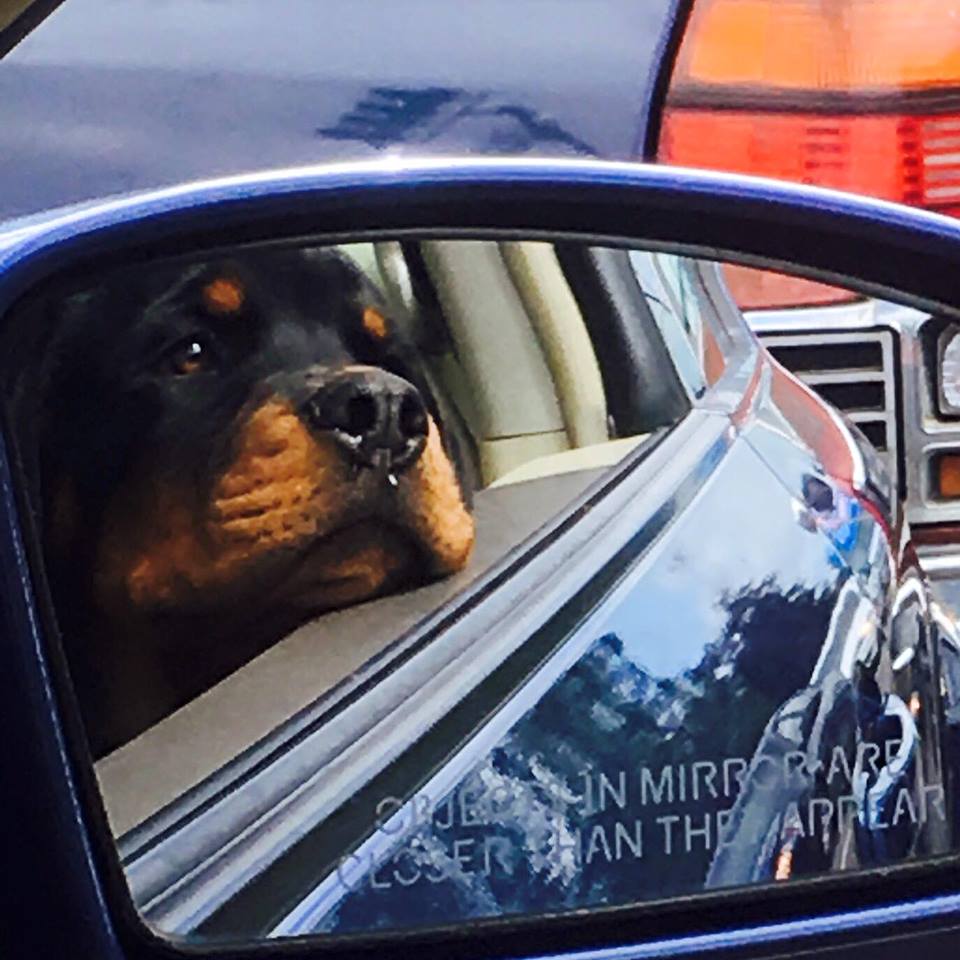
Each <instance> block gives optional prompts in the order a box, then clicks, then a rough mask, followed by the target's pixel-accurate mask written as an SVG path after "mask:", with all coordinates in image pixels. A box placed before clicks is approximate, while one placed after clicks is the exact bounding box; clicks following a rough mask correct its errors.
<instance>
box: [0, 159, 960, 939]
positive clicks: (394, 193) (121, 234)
mask: <svg viewBox="0 0 960 960" xmlns="http://www.w3.org/2000/svg"><path fill="white" fill-rule="evenodd" d="M518 233H522V235H523V236H524V237H530V238H543V239H551V240H553V239H556V238H557V237H558V236H562V237H564V238H568V239H569V238H575V239H580V240H589V241H590V242H591V243H595V244H597V245H615V246H630V245H643V246H644V247H646V248H648V249H657V248H663V249H669V250H671V251H673V252H677V251H682V252H684V253H689V254H691V255H698V256H702V257H708V258H710V259H722V260H730V261H732V262H737V263H742V264H745V265H753V266H763V267H769V268H775V269H776V268H780V269H783V270H786V271H788V272H793V273H796V274H798V275H801V276H806V277H810V278H813V279H818V280H823V281H827V282H835V283H843V284H846V285H848V286H851V287H854V288H856V289H858V290H860V291H862V292H865V293H871V294H874V295H877V296H896V298H897V299H899V300H900V301H901V302H908V303H910V304H911V305H913V306H915V307H917V308H919V309H925V310H936V311H938V312H939V313H941V314H945V315H951V314H953V315H955V314H956V310H957V308H956V290H955V285H954V282H953V276H954V273H955V270H956V262H957V259H958V257H960V226H958V225H957V224H955V223H954V222H953V221H951V220H948V219H946V218H943V217H939V216H937V215H934V214H928V213H923V212H917V211H909V210H906V209H904V208H901V207H898V206H896V205H893V204H888V203H884V202H881V201H873V200H866V199H855V198H850V197H846V196H843V195H841V194H838V193H834V192H830V191H822V190H814V189H807V188H803V187H793V186H787V185H782V184H776V183H772V182H767V181H761V180H756V179H753V178H747V177H737V176H728V175H723V174H708V173H699V172H691V171H682V170H673V169H670V168H664V167H649V168H648V167H641V166H634V165H629V164H607V163H599V162H596V163H595V162H589V161H556V162H538V161H455V160H449V161H447V160H443V161H430V162H423V163H410V164H408V163H394V162H383V163H373V164H356V165H344V166H342V167H324V168H316V169H303V170H296V171H287V172H279V173H270V174H263V175H251V176H248V177H237V178H230V179H225V180H220V181H215V182H210V183H201V184H192V185H187V186H184V187H176V188H170V189H168V190H160V191H154V192H151V193H149V194H144V195H139V196H136V197H132V198H127V199H118V200H116V201H111V202H107V203H102V204H94V205H89V206H86V207H82V208H76V209H72V210H68V211H62V212H59V213H55V214H52V215H50V216H49V217H43V218H39V219H31V220H29V221H21V222H18V223H14V224H13V225H11V226H10V227H9V229H7V230H6V231H4V233H3V234H2V235H0V312H5V311H6V310H7V309H8V308H9V307H11V306H12V305H13V304H14V303H15V302H16V301H18V300H19V299H20V298H21V297H22V296H24V295H25V294H26V293H28V292H29V290H31V289H33V288H35V287H36V286H37V285H39V284H41V283H44V282H46V281H47V280H49V279H50V278H52V277H54V276H57V277H71V276H74V277H75V276H78V275H83V274H86V273H88V272H89V271H90V270H91V269H92V268H93V267H94V266H103V265H104V264H109V263H111V262H120V261H123V262H124V263H130V262H135V261H137V260H147V259H150V258H153V257H157V256H164V255H170V254H173V253H177V254H181V253H184V252H187V251H192V250H195V251H197V252H201V251H211V250H217V249H220V248H227V247H235V246H236V245H237V244H244V243H249V244H257V243H264V242H272V241H280V240H296V239H297V238H310V239H311V241H316V242H324V243H334V242H341V241H347V240H358V239H370V238H378V237H384V236H388V237H390V238H391V239H396V238H399V237H404V236H409V237H417V238H418V239H423V238H429V237H433V236H442V237H445V238H450V237H453V236H463V237H469V238H477V237H484V238H509V237H512V236H515V235H517V234H518ZM0 469H3V470H6V464H5V463H4V464H0ZM3 480H4V496H5V497H7V502H6V513H5V515H4V517H3V520H2V523H3V536H4V543H3V546H4V549H5V550H6V551H7V552H8V556H9V557H10V558H11V560H10V563H9V564H7V565H5V573H6V575H7V576H8V577H9V572H10V571H11V570H15V571H16V578H15V579H14V580H13V583H12V587H11V590H10V591H9V592H8V595H7V599H6V601H5V606H4V608H3V609H4V623H3V628H4V631H5V632H9V633H10V635H11V636H15V637H18V638H21V639H22V640H23V642H24V644H25V645H29V644H31V643H40V644H42V638H41V636H40V632H41V631H40V629H39V628H38V626H37V617H36V609H35V601H34V598H33V596H32V592H31V589H30V586H29V584H30V576H29V572H28V568H27V565H26V563H25V561H24V557H23V553H22V543H21V541H20V538H19V532H18V529H17V526H16V515H17V513H18V512H21V513H22V509H21V511H17V510H16V508H15V505H14V501H13V498H12V496H11V495H10V488H9V486H8V485H7V481H8V477H6V476H4V477H3ZM818 482H819V481H818ZM814 487H815V484H813V485H811V487H810V489H811V491H812V493H811V501H812V502H811V503H810V504H808V506H809V508H810V510H811V511H815V510H818V509H824V510H826V509H829V506H830V505H832V500H830V501H829V504H828V499H829V498H827V497H825V496H822V494H824V491H823V490H822V489H814ZM825 504H828V505H827V506H825ZM21 508H22V501H21ZM22 519H23V521H24V522H27V520H26V518H22ZM811 522H813V521H811ZM13 587H16V589H13ZM53 656H54V657H55V656H56V655H55V654H53ZM50 657H51V653H50V651H49V650H48V649H43V647H41V646H38V647H37V648H36V649H34V648H33V647H31V648H30V650H29V655H28V656H25V657H24V658H23V659H22V660H20V661H18V663H17V668H16V670H15V671H13V672H12V673H11V675H10V676H11V686H10V689H11V691H14V690H15V691H19V692H16V693H14V694H13V695H12V696H11V698H10V702H11V703H14V702H16V701H15V699H14V698H15V697H16V698H18V699H19V703H20V707H19V709H20V711H21V719H19V720H18V721H17V722H18V723H22V727H21V729H23V730H25V731H26V730H29V731H31V732H30V733H29V734H28V733H23V736H22V738H20V737H15V738H14V739H15V740H19V742H20V743H21V744H22V743H27V742H29V743H31V745H32V744H34V743H36V742H38V741H42V743H43V744H44V746H43V748H42V749H39V750H37V751H36V755H35V756H34V757H32V758H30V759H25V752H26V751H25V750H24V748H23V746H17V745H16V744H15V743H10V744H7V745H5V746H4V748H3V749H4V750H5V751H9V752H10V753H14V752H16V751H20V754H19V758H18V760H17V761H16V762H19V763H21V764H22V768H23V769H25V770H30V769H32V770H33V771H34V773H33V774H32V776H34V777H36V778H38V781H39V780H40V779H42V780H46V781H48V782H51V783H56V784H57V785H58V787H57V790H58V792H57V793H56V794H55V797H56V802H57V803H58V804H59V808H58V810H56V811H51V818H50V821H49V823H52V822H53V821H54V820H55V819H56V818H57V817H59V818H60V820H59V822H60V824H61V827H59V828H56V827H52V826H51V827H50V831H49V836H50V837H53V838H59V839H60V840H61V841H63V843H62V846H60V847H59V848H58V849H52V847H50V844H49V840H48V841H47V846H48V847H50V850H51V859H52V860H56V859H57V858H60V859H61V860H62V859H63V858H64V857H66V858H67V860H69V862H70V863H72V864H73V867H74V868H76V869H78V870H80V871H81V872H82V871H83V870H85V871H86V876H87V877H88V878H89V889H90V890H91V891H93V892H95V891H96V889H97V886H98V884H99V879H98V873H99V876H101V877H102V876H108V877H112V881H111V882H113V883H114V884H119V883H120V882H122V879H121V877H120V876H119V872H118V871H117V869H116V865H115V861H114V860H113V859H112V855H111V854H110V853H109V852H107V851H106V850H105V849H104V844H103V842H102V839H100V840H98V839H96V837H97V834H98V831H99V826H100V825H99V824H98V823H97V821H96V818H91V817H90V815H89V814H88V813H84V814H83V815H82V816H77V815H76V809H77V808H76V796H75V795H74V794H73V792H72V788H71V784H70V779H69V778H70V776H71V770H70V768H69V767H68V766H66V765H65V761H64V758H63V755H62V753H61V751H60V742H59V741H60V731H59V730H58V728H57V724H58V722H59V719H58V715H57V713H56V711H54V710H52V709H51V702H50V696H51V688H50V686H49V673H48V664H47V661H48V659H49V658H50ZM56 696H57V697H59V698H66V699H69V697H70V694H69V692H68V691H66V690H65V689H63V688H61V689H59V690H58V692H57V694H56ZM29 718H32V720H31V719H29ZM38 718H39V721H38ZM15 729H16V728H15ZM71 750H72V751H73V752H72V764H73V770H72V773H73V775H75V776H76V777H77V778H78V779H79V780H80V781H81V783H83V784H84V791H85V792H84V794H83V795H84V798H85V804H84V807H85V809H86V810H89V809H91V806H92V805H93V804H94V801H93V796H94V792H95V791H94V789H93V787H94V784H93V778H92V776H91V774H90V771H89V768H88V765H87V764H86V762H85V758H84V757H83V755H82V754H81V753H78V752H76V750H75V749H74V748H73V747H71ZM91 822H93V823H94V827H93V829H92V830H90V833H88V834H87V839H90V838H93V843H94V846H95V849H96V850H97V853H96V858H97V860H98V861H99V864H98V866H99V871H97V870H94V869H92V863H91V860H90V859H89V858H88V855H87V850H86V848H85V846H84V843H83V842H82V839H83V838H82V835H80V834H78V833H75V834H74V835H73V839H71V837H70V835H69V831H67V832H64V830H63V828H62V824H63V823H69V824H70V825H71V829H73V830H75V831H76V830H78V829H81V828H82V829H84V830H89V829H90V823H91ZM100 832H102V831H100ZM78 837H80V838H81V842H78V840H77V838H78ZM43 846H44V843H43V842H40V843H39V844H38V848H39V849H42V848H43ZM18 856H20V857H21V858H22V859H21V861H20V862H22V863H24V864H26V862H27V860H26V852H25V851H23V852H21V853H18ZM31 856H32V857H36V853H35V852H33V853H32V854H31ZM24 874H25V875H29V870H28V869H27V868H26V867H25V869H24ZM938 884H940V885H939V886H938ZM911 889H912V890H914V891H915V892H916V894H917V895H918V896H919V895H920V894H923V893H933V892H936V891H939V890H941V889H942V880H931V879H929V878H927V877H926V875H921V873H920V872H919V871H918V872H917V874H916V884H915V885H914V887H912V888H911ZM778 894H779V892H776V893H771V896H770V898H769V899H768V900H765V901H764V903H763V905H762V910H760V911H759V912H757V913H756V914H754V915H753V916H752V918H751V916H750V915H749V914H748V915H746V919H747V921H748V922H749V921H750V920H751V919H752V920H753V921H754V922H759V921H760V919H761V918H767V917H770V916H772V917H775V918H778V919H782V920H783V921H784V922H783V923H782V924H780V925H779V926H778V927H777V931H776V933H775V934H770V935H769V936H770V937H772V938H774V939H777V940H783V939H785V938H788V937H789V938H793V937H796V936H799V935H800V934H806V935H816V934H819V933H821V932H827V931H828V930H829V931H833V930H836V929H840V927H838V926H837V925H834V926H833V927H829V926H828V925H822V926H821V927H817V925H816V924H810V925H808V926H804V925H803V924H802V923H801V922H799V921H798V920H797V917H799V916H800V915H802V913H803V911H804V910H809V909H811V904H814V903H815V902H817V901H816V899H815V895H814V894H813V893H807V894H804V896H803V897H799V898H797V899H795V900H793V901H792V902H791V901H790V900H788V899H787V898H785V897H783V896H782V895H778ZM900 895H901V891H898V893H897V894H896V896H897V897H900ZM858 896H859V900H856V899H854V900H851V903H853V902H858V903H861V904H870V903H873V904H875V905H882V907H878V910H877V912H876V915H875V917H874V919H875V921H876V922H877V923H879V922H881V921H882V920H883V921H885V920H888V919H889V918H890V917H891V916H893V915H894V914H896V917H901V916H902V917H907V916H909V915H910V913H909V911H908V909H907V908H906V907H903V908H901V909H900V913H898V914H897V913H896V909H897V908H894V907H891V906H890V905H889V901H890V900H891V896H890V888H889V887H884V886H883V884H882V882H880V881H878V882H876V883H875V884H874V885H873V887H869V886H866V887H865V890H864V892H863V893H861V894H859V895H858ZM804 897H805V898H806V899H804ZM92 902H95V896H93V899H92V900H91V903H92ZM952 908H953V904H952V903H951V904H947V903H946V902H945V901H944V902H939V903H938V904H933V903H931V904H930V906H929V910H930V911H931V915H933V914H934V913H936V911H938V910H939V911H940V913H941V914H946V913H947V912H948V910H950V909H952ZM709 909H711V910H714V911H715V914H716V916H717V917H721V916H722V911H723V906H722V902H721V900H720V899H717V900H716V901H714V902H713V903H712V904H711V907H710V908H709ZM891 910H894V914H891V913H890V911H891ZM704 912H705V911H704ZM645 916H648V915H645ZM850 922H851V923H853V920H851V921H850ZM857 922H858V923H859V922H861V921H857ZM689 923H690V918H689V916H686V917H680V915H679V914H674V915H673V917H672V919H671V916H666V917H661V918H660V919H659V920H658V921H657V924H658V925H657V927H656V932H657V933H658V934H660V935H661V936H668V935H676V936H678V937H679V936H681V935H684V934H691V933H692V932H693V931H692V929H691V928H690V926H689ZM644 924H646V926H645V925H644ZM520 927H522V923H521V924H518V925H517V928H518V929H519V928H520ZM574 927H575V920H574V919H571V918H560V919H558V921H557V926H556V928H555V929H556V930H557V931H561V930H562V931H564V932H563V933H562V934H558V936H564V937H567V938H568V939H566V940H565V941H564V942H565V943H567V944H574V943H579V944H582V945H588V944H589V943H590V939H589V938H590V936H591V935H590V934H589V933H588V932H580V933H577V932H576V931H575V929H574ZM624 931H625V932H624V934H623V936H626V937H631V936H633V937H640V936H646V937H649V936H651V935H652V934H653V932H654V928H653V927H652V926H650V925H649V920H640V919H638V920H637V921H636V923H634V924H633V925H630V926H626V927H625V928H624ZM515 935H516V934H515V931H514V930H512V929H509V925H506V924H504V925H501V927H500V929H499V930H497V931H495V932H493V933H491V936H492V937H493V938H494V939H496V938H497V937H499V938H501V942H502V943H506V944H509V943H510V942H511V939H510V938H511V937H514V936H515ZM578 938H579V939H578ZM686 942H687V943H688V944H692V941H691V940H690V939H689V938H688V940H687V941H686ZM716 942H717V943H718V944H719V940H718V941H716ZM676 946H677V948H678V949H679V948H680V942H679V941H677V943H676Z"/></svg>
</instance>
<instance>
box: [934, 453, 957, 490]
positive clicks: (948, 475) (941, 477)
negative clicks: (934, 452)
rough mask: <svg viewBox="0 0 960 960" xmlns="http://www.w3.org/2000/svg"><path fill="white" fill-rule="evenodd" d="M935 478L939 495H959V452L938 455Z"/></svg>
mask: <svg viewBox="0 0 960 960" xmlns="http://www.w3.org/2000/svg"><path fill="white" fill-rule="evenodd" d="M937 479H938V487H939V493H940V496H941V497H960V453H944V454H941V455H940V457H939V459H938V461H937Z"/></svg>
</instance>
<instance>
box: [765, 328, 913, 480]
mask: <svg viewBox="0 0 960 960" xmlns="http://www.w3.org/2000/svg"><path fill="white" fill-rule="evenodd" d="M760 340H761V341H762V343H763V345H764V346H765V347H766V348H767V350H769V351H770V353H771V354H772V355H773V356H774V357H775V358H776V359H777V360H778V361H779V362H780V363H782V364H783V366H785V367H786V368H787V369H788V370H790V371H791V372H792V373H794V374H795V375H796V376H797V377H799V378H800V379H801V380H802V381H803V382H804V383H805V384H807V386H809V387H810V388H811V389H812V390H815V391H816V392H817V393H818V394H819V395H820V396H821V397H823V399H824V400H826V401H827V402H828V403H831V404H833V406H835V407H837V408H838V409H839V410H841V411H842V412H843V413H844V414H846V415H847V417H848V418H849V419H850V420H852V421H853V422H854V423H855V424H856V425H857V426H858V427H859V428H860V430H861V432H862V433H863V434H864V435H865V436H866V437H867V439H868V440H869V441H870V442H871V443H872V444H873V445H874V447H876V448H877V450H878V451H879V452H880V453H882V454H884V455H885V457H886V459H887V465H888V467H889V470H890V475H891V477H896V476H898V463H897V426H896V425H897V415H896V414H897V395H896V380H895V377H894V339H893V334H892V333H890V332H888V331H864V332H862V333H860V332H856V333H853V332H850V333H827V332H825V331H822V330H815V331H814V330H811V331H809V332H804V333H795V334H794V333H791V334H777V333H769V334H768V333H763V334H761V335H760Z"/></svg>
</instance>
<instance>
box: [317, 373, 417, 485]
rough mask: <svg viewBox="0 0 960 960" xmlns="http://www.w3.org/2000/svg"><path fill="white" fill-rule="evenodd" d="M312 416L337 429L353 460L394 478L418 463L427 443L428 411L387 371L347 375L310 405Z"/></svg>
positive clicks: (413, 390) (324, 388)
mask: <svg viewBox="0 0 960 960" xmlns="http://www.w3.org/2000/svg"><path fill="white" fill-rule="evenodd" d="M306 413H307V417H308V419H309V420H310V422H311V423H312V424H313V426H314V427H315V428H316V429H318V430H325V431H331V432H332V434H333V436H334V438H335V439H336V441H337V442H338V443H339V444H340V446H341V447H342V448H343V449H344V451H345V452H346V454H347V456H348V457H349V459H350V460H351V461H352V462H353V463H355V464H357V465H359V466H364V467H372V468H376V469H379V470H382V471H383V472H384V473H385V474H387V475H388V476H391V477H392V476H393V475H394V474H397V473H400V472H401V471H402V470H404V469H406V468H407V467H409V466H410V465H411V464H412V463H414V462H415V461H416V460H417V458H418V457H419V456H420V454H421V453H422V452H423V448H424V446H425V445H426V441H427V422H428V421H427V410H426V407H425V406H424V404H423V400H422V399H421V397H420V393H419V391H418V390H417V388H416V387H414V386H413V384H411V383H408V382H407V381H406V380H404V379H403V378H402V377H398V376H395V375H394V374H392V373H387V372H386V371H382V370H362V371H356V372H350V373H347V374H344V375H342V376H340V377H338V378H336V379H334V380H332V381H330V382H328V383H326V384H324V386H322V387H321V388H320V389H319V390H317V391H316V392H315V393H314V394H313V395H312V396H311V397H310V399H309V400H308V401H307V404H306Z"/></svg>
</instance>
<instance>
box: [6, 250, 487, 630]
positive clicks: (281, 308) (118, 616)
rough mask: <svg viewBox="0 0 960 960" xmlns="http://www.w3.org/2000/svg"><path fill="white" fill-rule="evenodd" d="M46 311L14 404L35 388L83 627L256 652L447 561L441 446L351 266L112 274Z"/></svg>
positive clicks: (71, 600) (453, 544) (58, 568)
mask: <svg viewBox="0 0 960 960" xmlns="http://www.w3.org/2000/svg"><path fill="white" fill-rule="evenodd" d="M56 311H57V323H56V328H55V329H56V332H55V334H54V335H53V337H52V338H51V339H50V340H49V341H48V342H47V343H46V344H45V347H44V352H45V355H46V358H47V359H46V369H45V372H44V374H43V376H38V375H37V374H36V371H34V374H33V376H34V382H33V383H31V382H30V378H29V377H24V378H22V379H24V383H22V384H21V391H20V392H21V394H22V393H23V392H24V390H26V391H27V392H42V396H41V397H39V398H38V397H34V400H35V403H34V404H33V406H34V409H35V416H34V417H33V418H32V422H33V429H34V430H35V436H36V438H37V440H38V443H37V446H38V455H37V458H36V461H37V474H38V477H39V482H40V486H41V490H42V496H41V500H42V515H43V519H42V527H43V532H44V540H45V551H46V555H47V561H48V566H49V568H50V569H51V570H52V571H53V573H52V579H53V581H54V592H55V594H57V593H58V592H60V593H61V594H63V595H66V596H67V597H68V599H67V600H66V601H64V602H65V603H66V604H67V605H68V606H72V607H73V608H74V609H75V610H77V609H79V610H81V612H80V613H79V614H78V617H79V619H81V620H83V621H84V622H86V623H89V624H90V625H91V628H93V629H98V630H102V629H104V624H106V625H107V628H108V629H109V630H113V631H114V632H117V633H122V634H123V635H124V636H127V637H129V643H136V642H137V637H138V635H143V634H144V633H149V632H150V631H151V630H152V629H154V628H155V627H156V626H157V625H158V624H160V625H162V627H163V629H165V630H167V631H169V630H170V629H171V628H175V627H176V624H177V623H178V622H183V621H185V620H188V619H190V618H201V619H203V620H204V622H205V623H207V624H208V625H209V624H210V623H212V622H214V621H216V622H217V623H220V624H222V625H223V626H224V627H225V628H226V631H229V630H232V629H235V627H236V625H237V624H243V625H244V628H245V629H251V628H252V625H259V627H260V628H261V629H263V630H264V632H265V633H266V634H269V633H270V632H271V630H274V631H276V630H280V631H283V630H286V629H289V628H290V626H292V625H293V624H295V623H296V622H298V621H302V620H304V619H306V618H307V617H308V616H309V615H310V614H312V613H315V612H319V611H322V610H326V609H330V608H333V607H339V606H342V605H345V604H348V603H352V602H355V601H359V600H362V599H365V598H367V597H372V596H374V595H377V594H380V593H384V592H387V591H390V590H391V589H394V588H395V587H397V586H399V585H401V584H408V583H415V582H422V581H424V580H426V579H429V578H433V577H437V576H443V575H445V574H449V573H451V572H453V571H456V570H458V569H460V568H461V567H462V566H463V565H464V564H465V562H466V560H467V557H468V555H469V553H470V549H471V546H472V543H473V532H474V531H473V522H472V519H471V516H470V513H469V511H468V509H467V503H468V499H469V496H468V494H467V493H466V492H465V490H464V487H463V484H462V482H461V479H460V475H459V474H460V472H459V471H458V466H457V457H456V456H455V446H454V444H452V443H451V438H450V437H448V436H445V434H444V431H443V426H442V424H443V418H442V417H441V416H440V413H439V408H438V406H437V402H436V400H435V398H434V397H433V396H432V395H431V392H430V391H429V390H428V389H427V386H426V381H425V379H424V374H423V368H422V364H421V363H420V361H419V359H418V356H417V353H416V350H415V348H414V346H413V344H412V343H411V342H410V340H409V338H407V337H405V336H404V335H403V333H402V331H401V330H400V329H398V328H397V326H396V325H395V324H394V323H393V322H392V321H391V319H390V317H389V316H388V314H387V312H386V311H385V310H384V308H383V305H382V303H381V302H380V300H379V298H378V294H377V292H376V291H375V289H374V288H373V287H372V285H371V284H370V283H369V282H368V281H367V280H366V279H365V277H364V275H363V274H362V273H361V272H360V271H359V270H358V269H357V268H356V267H355V266H354V265H353V264H352V262H351V261H349V260H347V259H345V258H343V257H341V256H339V255H337V254H335V253H333V252H329V251H324V252H320V251H310V252H300V251H296V252H294V251H282V250H276V251H272V252H271V251H267V252H263V251H261V252H257V253H250V254H248V255H242V256H237V257H234V258H232V259H230V260H223V261H218V262H207V263H202V264H194V265H191V266H187V267H184V266H182V265H179V266H178V265H166V266H164V265H159V266H157V265H155V266H151V267H148V268H142V269H127V270H124V271H121V272H117V273H115V274H113V275H110V276H108V277H107V278H105V279H104V281H103V282H101V283H98V284H97V285H96V286H94V287H93V288H91V289H90V290H88V291H85V292H82V293H75V294H73V295H71V296H68V297H65V298H64V299H63V300H62V301H61V302H60V303H58V304H57V307H56ZM58 581H59V583H58ZM58 587H59V588H60V589H59V591H58ZM80 593H82V594H83V596H78V594H80ZM57 599H58V602H60V601H59V598H57ZM274 639H276V637H274Z"/></svg>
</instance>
